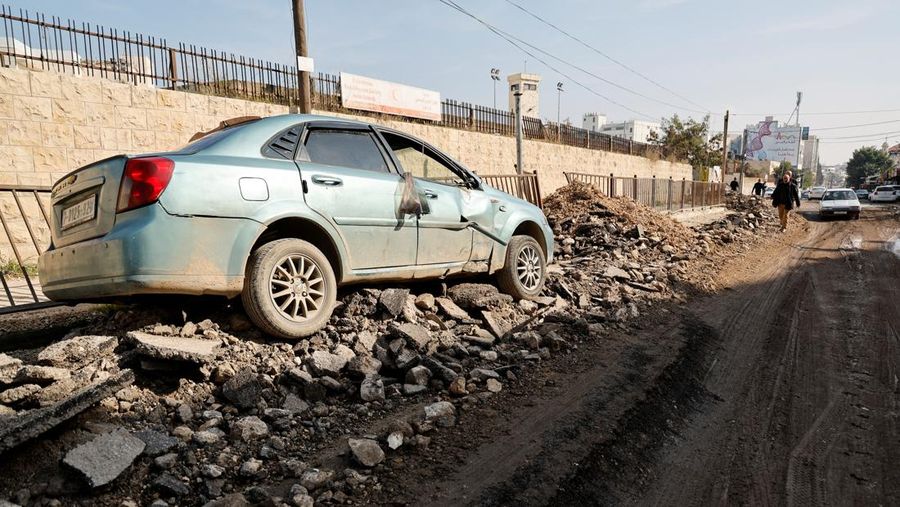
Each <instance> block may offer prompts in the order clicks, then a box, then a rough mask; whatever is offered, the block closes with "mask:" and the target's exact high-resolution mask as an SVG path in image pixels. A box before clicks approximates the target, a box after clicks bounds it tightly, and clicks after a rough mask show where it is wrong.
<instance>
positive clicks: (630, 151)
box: [628, 139, 656, 178]
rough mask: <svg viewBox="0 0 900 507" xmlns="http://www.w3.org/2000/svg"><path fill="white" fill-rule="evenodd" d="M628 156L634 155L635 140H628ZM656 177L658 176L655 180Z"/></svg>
mask: <svg viewBox="0 0 900 507" xmlns="http://www.w3.org/2000/svg"><path fill="white" fill-rule="evenodd" d="M628 154H629V155H634V140H632V139H629V140H628ZM655 177H656V176H654V178H655Z"/></svg>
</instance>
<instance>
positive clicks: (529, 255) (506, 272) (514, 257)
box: [497, 236, 547, 299]
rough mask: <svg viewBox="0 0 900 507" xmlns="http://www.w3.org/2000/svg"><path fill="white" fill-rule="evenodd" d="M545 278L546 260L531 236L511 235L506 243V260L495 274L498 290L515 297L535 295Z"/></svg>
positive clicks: (539, 290)
mask: <svg viewBox="0 0 900 507" xmlns="http://www.w3.org/2000/svg"><path fill="white" fill-rule="evenodd" d="M546 279H547V260H546V259H545V258H544V252H543V250H542V249H541V245H539V244H538V242H537V241H535V239H534V238H532V237H531V236H513V237H512V239H511V240H510V241H509V244H508V245H506V262H505V263H504V265H503V269H501V270H500V271H499V273H498V274H497V283H498V285H500V290H502V291H503V292H505V293H507V294H509V295H510V296H512V297H514V298H516V299H531V298H534V297H537V296H538V295H539V294H540V293H541V290H542V289H543V288H544V281H545V280H546Z"/></svg>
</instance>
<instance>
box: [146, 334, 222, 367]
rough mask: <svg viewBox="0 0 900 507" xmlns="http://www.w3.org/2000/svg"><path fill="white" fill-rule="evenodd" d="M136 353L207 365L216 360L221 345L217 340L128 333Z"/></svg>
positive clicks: (155, 357)
mask: <svg viewBox="0 0 900 507" xmlns="http://www.w3.org/2000/svg"><path fill="white" fill-rule="evenodd" d="M128 338H129V339H130V340H132V341H133V342H134V343H135V345H136V347H137V351H138V353H140V354H142V355H145V356H148V357H152V358H154V359H164V360H169V361H188V362H192V363H207V362H210V361H212V360H213V359H215V358H216V353H217V352H218V351H219V348H220V347H221V345H222V343H221V342H220V341H219V340H210V339H204V338H192V337H190V338H186V337H180V336H159V335H154V334H150V333H144V332H141V331H130V332H129V333H128Z"/></svg>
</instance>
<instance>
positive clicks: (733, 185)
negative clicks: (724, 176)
mask: <svg viewBox="0 0 900 507" xmlns="http://www.w3.org/2000/svg"><path fill="white" fill-rule="evenodd" d="M739 186H740V183H738V180H737V178H735V179H733V180H731V191H732V192H737V189H738V187H739Z"/></svg>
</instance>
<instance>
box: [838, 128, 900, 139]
mask: <svg viewBox="0 0 900 507" xmlns="http://www.w3.org/2000/svg"><path fill="white" fill-rule="evenodd" d="M897 134H900V130H895V131H893V132H872V133H869V134H859V135H855V136H840V137H823V138H821V139H823V140H827V141H833V140H836V139H866V138H875V139H878V138H882V137H885V136H893V135H897Z"/></svg>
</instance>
